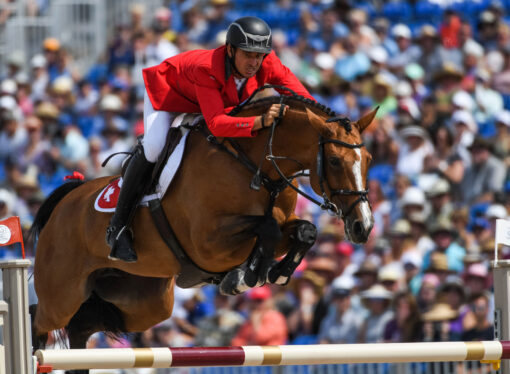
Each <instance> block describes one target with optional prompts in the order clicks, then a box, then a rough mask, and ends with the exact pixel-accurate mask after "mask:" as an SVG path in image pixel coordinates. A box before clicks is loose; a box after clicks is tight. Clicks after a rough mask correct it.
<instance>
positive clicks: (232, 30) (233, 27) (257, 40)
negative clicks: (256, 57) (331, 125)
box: [227, 17, 273, 54]
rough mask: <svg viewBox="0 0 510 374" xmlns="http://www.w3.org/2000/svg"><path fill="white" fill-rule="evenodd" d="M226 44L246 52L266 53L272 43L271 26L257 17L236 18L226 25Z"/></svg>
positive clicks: (269, 50)
mask: <svg viewBox="0 0 510 374" xmlns="http://www.w3.org/2000/svg"><path fill="white" fill-rule="evenodd" d="M227 44H231V45H232V46H234V47H236V48H240V49H242V50H243V51H246V52H257V53H266V54H267V53H269V52H271V49H272V44H273V39H272V36H271V28H270V27H269V26H268V24H267V23H266V22H264V21H263V20H261V19H260V18H257V17H242V18H238V19H237V20H235V21H234V22H232V23H231V24H230V26H229V27H228V30H227Z"/></svg>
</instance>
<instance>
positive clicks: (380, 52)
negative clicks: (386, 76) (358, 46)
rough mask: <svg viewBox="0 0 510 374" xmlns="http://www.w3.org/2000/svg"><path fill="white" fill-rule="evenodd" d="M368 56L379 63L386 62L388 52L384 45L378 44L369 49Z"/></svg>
mask: <svg viewBox="0 0 510 374" xmlns="http://www.w3.org/2000/svg"><path fill="white" fill-rule="evenodd" d="M368 57H369V58H370V59H371V60H373V61H375V62H377V63H379V64H385V63H386V62H387V61H388V52H387V51H386V49H385V48H384V47H382V46H380V45H377V46H375V47H373V48H371V49H370V50H369V51H368Z"/></svg>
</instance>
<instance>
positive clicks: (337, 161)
mask: <svg viewBox="0 0 510 374" xmlns="http://www.w3.org/2000/svg"><path fill="white" fill-rule="evenodd" d="M328 162H329V164H330V165H331V166H333V167H338V166H339V165H340V158H338V157H336V156H331V157H329V158H328Z"/></svg>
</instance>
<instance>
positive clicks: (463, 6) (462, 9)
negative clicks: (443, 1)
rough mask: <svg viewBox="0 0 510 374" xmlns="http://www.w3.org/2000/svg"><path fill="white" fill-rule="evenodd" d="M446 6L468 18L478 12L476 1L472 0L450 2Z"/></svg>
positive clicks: (473, 16)
mask: <svg viewBox="0 0 510 374" xmlns="http://www.w3.org/2000/svg"><path fill="white" fill-rule="evenodd" d="M448 8H449V9H452V10H454V11H455V12H457V13H458V14H460V15H461V16H464V17H465V18H468V19H472V18H476V16H477V12H478V9H477V2H475V1H473V0H466V1H456V2H454V3H452V4H451V5H450V6H449V7H448Z"/></svg>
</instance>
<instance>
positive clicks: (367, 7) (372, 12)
mask: <svg viewBox="0 0 510 374" xmlns="http://www.w3.org/2000/svg"><path fill="white" fill-rule="evenodd" d="M356 8H358V9H361V10H364V11H365V13H366V14H367V16H368V17H369V18H370V19H371V18H375V17H377V16H378V15H379V13H378V11H377V9H376V8H375V7H374V5H373V4H372V3H369V2H364V1H362V2H359V3H356Z"/></svg>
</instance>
